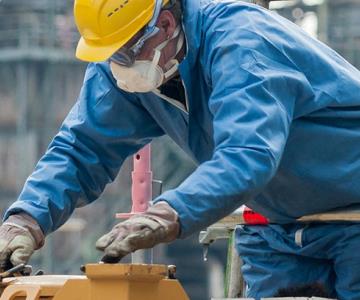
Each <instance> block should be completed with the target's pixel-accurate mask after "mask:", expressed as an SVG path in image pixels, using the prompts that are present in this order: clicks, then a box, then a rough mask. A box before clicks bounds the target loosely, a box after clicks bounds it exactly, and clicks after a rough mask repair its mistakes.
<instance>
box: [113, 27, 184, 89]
mask: <svg viewBox="0 0 360 300" xmlns="http://www.w3.org/2000/svg"><path fill="white" fill-rule="evenodd" d="M177 36H179V39H178V42H177V45H176V52H175V55H174V57H175V56H176V55H177V54H178V53H179V51H180V50H181V47H182V46H183V44H184V33H183V32H182V31H181V30H180V26H178V27H177V28H176V29H175V31H174V34H173V35H172V37H171V38H169V39H168V40H166V41H164V42H162V43H161V44H160V45H159V46H157V47H156V48H155V49H154V50H155V54H154V58H153V59H152V61H148V60H135V62H134V64H133V65H132V66H130V67H125V66H121V65H119V64H117V63H116V62H113V61H110V69H111V72H112V74H113V76H114V78H115V79H116V83H117V85H118V87H119V88H120V89H122V90H124V91H126V92H130V93H148V92H151V91H154V90H156V89H157V88H158V87H159V86H161V85H162V83H163V82H164V80H165V79H167V78H169V77H171V76H172V75H173V74H174V73H175V72H176V71H177V70H178V65H179V62H178V61H177V60H176V59H175V58H173V59H171V60H170V61H169V62H168V63H167V64H166V65H165V68H166V69H168V71H166V72H164V71H163V70H162V68H161V67H160V66H159V65H158V63H159V60H160V56H161V50H162V49H163V48H164V47H165V46H166V45H167V44H168V43H169V42H170V41H171V40H173V39H174V38H176V37H177Z"/></svg>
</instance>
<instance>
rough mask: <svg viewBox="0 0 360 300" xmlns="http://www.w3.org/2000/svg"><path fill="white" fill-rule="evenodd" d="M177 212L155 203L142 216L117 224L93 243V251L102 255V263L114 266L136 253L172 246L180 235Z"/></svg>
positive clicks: (169, 207)
mask: <svg viewBox="0 0 360 300" xmlns="http://www.w3.org/2000/svg"><path fill="white" fill-rule="evenodd" d="M179 229H180V225H179V222H178V215H177V213H176V211H175V210H174V209H173V208H172V207H171V206H170V205H169V204H168V203H167V202H164V201H162V202H158V203H156V204H155V205H154V206H151V207H150V208H149V209H148V210H147V211H146V212H145V213H143V214H139V215H136V216H133V217H131V218H130V219H128V220H126V221H124V222H121V223H119V224H117V225H116V226H115V227H114V228H113V229H112V230H111V231H110V232H109V233H108V234H105V235H104V236H102V237H101V238H100V239H99V240H98V241H97V242H96V248H97V249H99V250H102V251H104V252H105V255H104V257H103V258H102V261H103V262H105V263H116V262H118V261H120V260H121V258H123V257H124V256H125V255H127V254H129V253H131V252H134V251H136V250H138V249H147V248H152V247H154V246H155V245H157V244H159V243H164V242H171V241H173V240H175V239H176V238H177V236H178V234H179Z"/></svg>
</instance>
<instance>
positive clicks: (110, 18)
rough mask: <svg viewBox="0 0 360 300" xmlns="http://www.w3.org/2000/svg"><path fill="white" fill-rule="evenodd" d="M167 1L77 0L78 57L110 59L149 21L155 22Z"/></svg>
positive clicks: (88, 59)
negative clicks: (79, 36) (79, 35)
mask: <svg viewBox="0 0 360 300" xmlns="http://www.w3.org/2000/svg"><path fill="white" fill-rule="evenodd" d="M168 2H169V0H75V4H74V16H75V22H76V25H77V28H78V30H79V32H80V34H81V38H80V40H79V43H78V45H77V48H76V57H77V58H79V59H81V60H85V61H90V62H91V61H93V62H95V61H104V60H106V59H108V58H109V57H110V56H111V55H112V54H113V53H114V52H115V51H116V50H118V49H119V48H121V47H122V46H123V45H124V44H126V43H127V42H128V41H129V40H130V39H131V38H132V37H133V36H134V35H135V34H136V33H137V32H139V31H140V30H141V29H142V28H143V27H144V26H146V25H147V24H149V22H151V23H154V21H156V20H155V18H156V19H157V17H158V13H159V8H161V7H162V6H163V5H165V4H167V3H168ZM156 14H157V15H156ZM153 25H155V23H154V24H153Z"/></svg>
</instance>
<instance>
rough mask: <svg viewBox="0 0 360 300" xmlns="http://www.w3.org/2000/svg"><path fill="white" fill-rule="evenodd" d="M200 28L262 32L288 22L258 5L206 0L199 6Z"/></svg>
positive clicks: (282, 25)
mask: <svg viewBox="0 0 360 300" xmlns="http://www.w3.org/2000/svg"><path fill="white" fill-rule="evenodd" d="M200 11H201V16H202V22H201V24H202V29H203V30H204V29H205V30H209V29H210V28H214V29H215V28H216V29H220V30H221V29H224V30H226V31H228V30H234V29H236V30H238V29H241V28H242V29H244V30H245V31H248V33H249V32H263V31H266V30H267V29H268V28H269V27H279V26H280V27H284V28H286V27H287V26H288V24H284V23H289V21H288V20H285V19H284V18H282V17H281V16H279V15H278V14H277V13H276V12H273V11H269V10H267V9H264V8H262V7H260V6H259V5H255V4H251V3H247V2H243V1H236V0H221V1H218V0H217V1H215V0H208V1H204V3H203V4H202V5H201V6H200Z"/></svg>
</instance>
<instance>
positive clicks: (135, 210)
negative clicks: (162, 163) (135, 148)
mask: <svg viewBox="0 0 360 300" xmlns="http://www.w3.org/2000/svg"><path fill="white" fill-rule="evenodd" d="M133 161H134V169H133V171H132V173H131V177H132V186H131V200H132V208H131V212H130V213H119V214H116V218H119V219H127V218H130V217H131V216H133V215H136V214H139V213H143V212H145V211H146V210H147V208H148V206H149V201H151V198H152V172H151V148H150V144H149V145H146V146H145V147H144V148H142V149H141V150H140V151H139V152H138V153H136V154H135V155H134V159H133Z"/></svg>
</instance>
